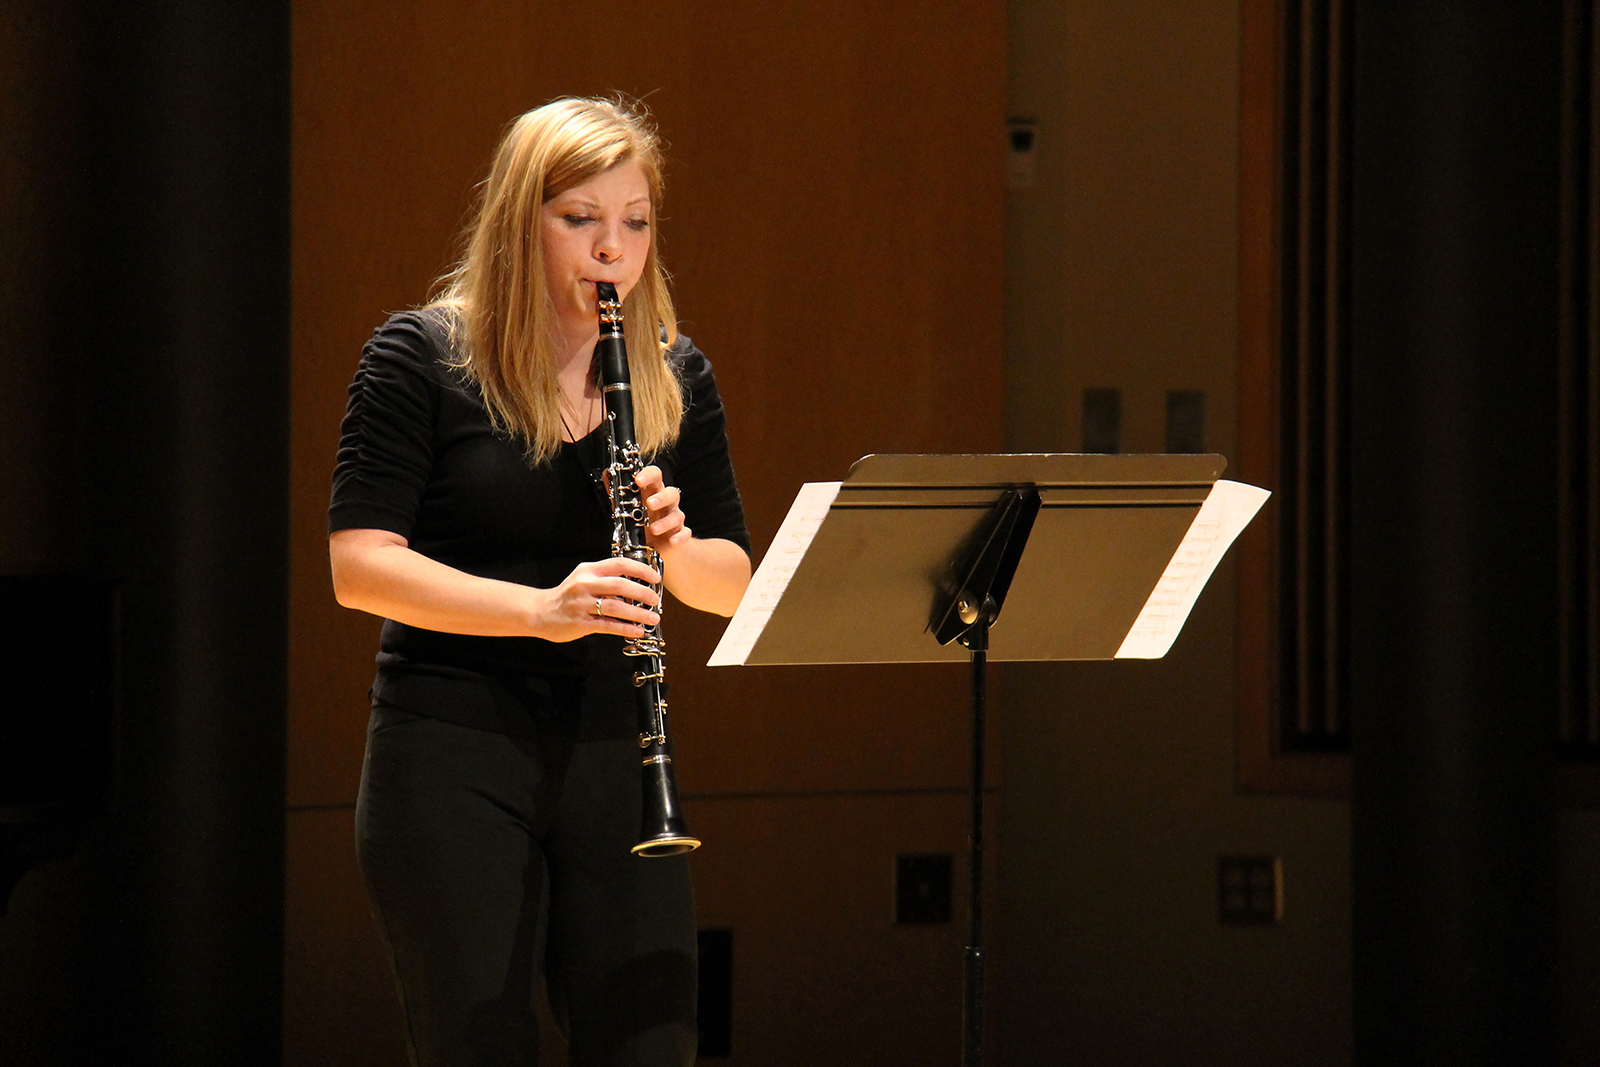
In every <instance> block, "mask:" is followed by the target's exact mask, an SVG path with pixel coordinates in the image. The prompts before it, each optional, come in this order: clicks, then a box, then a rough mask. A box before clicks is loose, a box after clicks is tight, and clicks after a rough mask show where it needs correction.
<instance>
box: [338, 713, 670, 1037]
mask: <svg viewBox="0 0 1600 1067" xmlns="http://www.w3.org/2000/svg"><path fill="white" fill-rule="evenodd" d="M639 794H640V784H639V749H638V746H637V744H636V743H635V742H634V741H633V739H631V738H623V739H618V740H605V741H582V742H574V741H560V740H553V741H530V740H526V739H523V738H518V737H508V736H506V735H504V734H498V733H491V732H488V731H484V730H474V729H470V728H468V727H465V726H457V725H454V724H452V723H446V722H441V721H439V720H436V719H431V718H427V717H423V716H418V715H412V714H409V713H407V712H402V711H398V710H395V709H392V708H385V707H381V706H380V707H378V708H377V709H375V710H374V711H373V715H372V722H371V725H370V727H369V729H368V732H367V755H366V762H365V765H364V767H363V769H362V775H361V797H360V800H359V802H358V804H357V806H356V849H357V854H358V856H359V858H360V861H361V871H362V874H363V876H364V878H365V880H366V886H367V894H368V897H369V899H370V900H371V902H372V908H373V913H374V914H375V916H376V917H377V920H378V924H379V926H380V927H381V928H382V931H383V935H384V939H385V941H386V942H387V943H388V946H389V951H390V955H391V958H392V960H393V963H394V971H395V975H396V977H397V979H398V981H399V985H400V997H401V1000H402V1002H403V1004H404V1007H405V1014H406V1023H407V1026H408V1029H409V1039H410V1046H411V1057H412V1062H413V1063H414V1064H416V1065H418V1067H445V1065H449V1067H457V1065H462V1067H465V1065H468V1064H472V1065H479V1064H482V1065H489V1064H493V1065H497V1067H498V1065H512V1064H516V1065H524V1064H527V1065H532V1064H534V1063H536V1062H537V1059H538V1045H539V1042H538V1022H537V1015H536V1013H535V1008H534V1005H535V1001H534V997H535V996H536V995H537V993H538V988H539V982H538V976H539V972H540V970H541V969H542V970H543V971H544V976H545V984H546V988H547V991H548V995H549V998H550V1006H551V1009H552V1013H553V1014H554V1016H555V1018H556V1020H557V1021H558V1023H559V1024H560V1026H561V1028H562V1031H563V1032H564V1033H565V1035H566V1037H567V1041H568V1045H569V1049H570V1056H571V1063H572V1067H602V1065H604V1067H612V1065H616V1067H621V1065H629V1067H644V1065H650V1067H682V1065H687V1064H692V1063H693V1062H694V1055H695V1003H694V1001H695V922H694V897H693V892H692V889H691V887H690V884H689V867H688V861H687V860H686V858H684V857H682V856H675V857H667V858H659V859H641V858H639V857H637V856H634V855H632V854H631V853H630V852H629V851H628V850H629V848H630V847H631V846H632V845H633V844H634V842H635V841H636V839H637V836H638V829H639V804H640V800H639Z"/></svg>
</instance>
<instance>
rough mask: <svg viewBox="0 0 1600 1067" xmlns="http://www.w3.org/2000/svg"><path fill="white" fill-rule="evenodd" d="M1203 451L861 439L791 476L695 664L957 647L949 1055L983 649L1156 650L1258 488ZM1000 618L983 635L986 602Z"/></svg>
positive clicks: (972, 997) (979, 784) (974, 832)
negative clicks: (962, 773)
mask: <svg viewBox="0 0 1600 1067" xmlns="http://www.w3.org/2000/svg"><path fill="white" fill-rule="evenodd" d="M1225 462H1226V461H1225V460H1224V459H1223V458H1222V457H1221V456H1214V455H1179V456H1165V455H1157V456H1108V455H1070V454H1068V455H1062V454H1048V455H1046V454H1040V455H968V456H959V455H957V456H937V455H932V456H921V455H900V456H896V455H874V456H866V457H864V458H862V459H860V460H858V461H856V463H855V465H854V466H852V467H851V468H850V473H849V475H848V476H847V477H846V478H845V480H844V481H843V482H822V483H810V484H807V485H806V486H804V487H803V488H802V489H801V492H800V494H799V496H797V497H796V499H795V503H794V505H793V507H791V509H790V512H789V516H788V518H787V519H785V521H784V524H783V526H782V527H781V528H780V529H779V531H778V536H777V537H776V538H775V539H774V540H773V543H772V545H771V547H770V548H769V549H768V551H767V554H766V556H765V557H764V558H763V559H762V562H761V566H760V568H758V569H757V572H756V576H755V579H754V580H753V581H752V582H751V586H750V589H749V591H748V592H747V593H746V594H745V597H744V600H743V602H741V604H740V606H739V610H738V612H737V613H735V615H734V618H733V620H732V622H730V623H729V625H728V629H727V632H726V633H725V634H724V635H723V639H722V642H721V643H720V644H719V645H718V646H717V650H716V652H715V653H713V655H712V657H711V661H710V665H711V666H726V665H733V664H745V665H751V666H754V665H762V664H768V665H778V664H823V663H928V662H946V661H954V660H960V659H968V660H969V661H970V663H971V683H972V685H971V688H972V787H971V788H972V792H971V807H972V826H971V829H970V837H969V843H970V846H971V868H970V882H971V888H970V892H969V893H968V944H967V949H966V996H965V1018H964V1025H963V1034H964V1043H963V1055H962V1063H963V1065H964V1067H981V1064H982V1062H983V953H982V934H983V929H982V918H983V912H982V886H983V790H984V783H983V761H984V716H985V694H986V689H987V671H986V667H987V662H988V660H989V659H990V658H991V657H992V658H994V659H995V660H997V661H1005V660H1012V661H1016V660H1090V659H1114V658H1158V657H1160V656H1162V655H1165V654H1166V650H1167V649H1168V648H1169V647H1170V646H1171V643H1172V640H1173V639H1174V638H1175V637H1176V635H1177V631H1178V630H1179V629H1180V628H1181V627H1182V625H1183V623H1184V621H1185V619H1186V618H1187V616H1188V611H1189V607H1190V606H1192V605H1193V603H1194V599H1195V597H1197V596H1198V595H1199V591H1200V588H1202V587H1203V586H1204V584H1205V581H1206V579H1207V578H1209V577H1210V574H1211V571H1212V569H1214V568H1215V566H1216V562H1217V560H1218V559H1219V558H1220V556H1221V555H1222V553H1223V552H1225V551H1226V550H1227V547H1228V545H1229V544H1231V543H1232V540H1233V538H1234V537H1235V536H1237V534H1238V531H1239V530H1240V529H1242V528H1243V526H1244V525H1245V524H1246V523H1248V522H1249V519H1250V517H1251V516H1253V515H1254V514H1255V511H1256V510H1257V509H1258V508H1259V507H1260V505H1261V503H1262V501H1264V500H1265V499H1266V493H1265V492H1264V491H1262V490H1259V489H1254V488H1252V487H1249V486H1240V485H1237V484H1236V483H1231V482H1217V475H1218V474H1220V473H1221V472H1222V468H1223V466H1224V464H1225ZM1003 608H1004V609H1007V610H1006V614H1005V618H1006V620H1007V625H1006V627H1005V628H1004V629H1002V630H1000V631H998V632H994V633H991V630H992V629H993V627H994V626H995V625H996V623H997V622H998V621H999V619H1000V616H1001V610H1002V609H1003Z"/></svg>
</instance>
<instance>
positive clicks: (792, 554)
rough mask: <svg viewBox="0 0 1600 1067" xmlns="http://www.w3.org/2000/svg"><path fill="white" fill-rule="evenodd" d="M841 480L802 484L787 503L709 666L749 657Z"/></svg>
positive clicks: (824, 515) (724, 665) (728, 665)
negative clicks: (781, 520)
mask: <svg viewBox="0 0 1600 1067" xmlns="http://www.w3.org/2000/svg"><path fill="white" fill-rule="evenodd" d="M843 484H844V483H843V482H807V483H805V484H804V485H802V486H801V487H800V492H799V494H797V495H796V496H795V498H794V503H793V504H791V505H790V506H789V514H788V515H786V516H784V519H783V525H781V526H779V527H778V536H776V537H774V538H773V539H772V546H771V547H770V548H768V549H767V554H766V555H765V556H763V557H762V559H761V566H759V567H757V568H756V573H755V576H754V577H753V578H751V579H750V587H749V588H748V589H746V590H745V592H744V599H743V600H741V601H739V610H738V611H736V612H734V613H733V620H732V621H731V622H729V623H728V628H727V629H726V630H724V631H723V633H722V640H721V641H719V642H717V650H716V651H715V652H713V653H712V654H711V659H710V660H709V661H708V662H707V666H710V667H731V666H738V665H740V664H743V663H744V661H745V660H746V659H747V658H748V657H749V655H750V650H751V649H753V648H755V647H756V640H757V639H758V638H760V636H761V631H762V630H764V629H766V625H767V620H768V619H770V618H772V613H773V611H774V610H776V609H777V606H778V601H779V600H781V599H783V591H784V590H785V589H787V588H788V587H789V579H791V578H793V577H794V572H795V568H796V567H798V566H800V561H801V560H802V559H804V558H805V554H806V549H808V548H810V547H811V542H812V539H813V538H815V537H816V536H817V530H818V529H820V528H821V526H822V520H823V519H825V518H827V517H828V509H829V508H830V507H832V506H833V501H834V498H835V497H837V496H838V495H839V486H841V485H843Z"/></svg>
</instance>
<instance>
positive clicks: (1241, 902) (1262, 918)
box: [1217, 856, 1283, 926]
mask: <svg viewBox="0 0 1600 1067" xmlns="http://www.w3.org/2000/svg"><path fill="white" fill-rule="evenodd" d="M1217 917H1218V918H1219V919H1221V920H1222V922H1223V923H1224V924H1226V925H1229V926H1234V925H1261V924H1271V923H1276V922H1281V921H1282V920H1283V861H1282V860H1281V859H1279V858H1278V857H1277V856H1218V857H1217Z"/></svg>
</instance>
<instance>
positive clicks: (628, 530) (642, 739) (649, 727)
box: [595, 282, 700, 856]
mask: <svg viewBox="0 0 1600 1067" xmlns="http://www.w3.org/2000/svg"><path fill="white" fill-rule="evenodd" d="M596 289H597V290H598V294H599V298H600V300H599V303H600V340H599V342H598V343H597V344H596V345H595V364H596V367H597V373H598V375H599V379H600V390H601V394H602V395H603V396H604V398H605V407H606V427H607V437H608V439H609V441H610V459H609V462H608V464H607V467H606V485H607V488H608V492H609V494H610V498H611V554H612V556H625V557H627V558H628V559H631V560H636V561H638V562H640V563H643V564H645V565H646V566H648V567H650V568H652V569H653V570H655V571H656V573H658V574H659V573H661V557H660V556H659V555H658V554H657V553H656V550H655V549H653V548H651V547H650V545H649V544H648V543H647V542H646V540H645V531H646V529H647V528H648V526H649V522H650V516H649V511H648V510H647V509H646V508H645V506H644V501H643V500H642V499H641V498H640V494H639V486H638V483H637V482H636V481H635V480H634V479H635V477H636V476H637V475H638V473H639V471H640V470H641V469H643V467H644V461H643V458H642V457H641V456H640V454H639V443H638V440H637V438H636V437H635V436H634V431H633V385H632V380H631V377H630V375H629V373H628V346H627V342H626V341H625V340H624V339H623V321H622V301H621V300H619V299H618V298H617V290H616V287H615V286H613V285H611V284H610V283H607V282H600V283H599V284H598V285H597V286H596ZM652 588H654V589H655V591H656V593H657V594H659V593H660V592H661V586H660V585H656V586H653V587H652ZM659 610H660V609H659V608H658V609H657V611H658V612H659ZM622 651H623V653H624V654H625V655H628V656H635V657H637V658H638V661H639V665H640V669H639V670H636V671H634V672H633V684H634V687H635V690H636V692H637V698H638V704H639V748H640V752H641V755H642V761H643V762H642V771H641V773H642V774H643V782H644V811H643V815H642V820H641V825H640V830H639V843H638V844H637V845H634V846H633V851H634V852H635V853H637V854H638V855H640V856H675V855H677V854H678V853H680V852H688V851H689V850H690V849H693V848H698V847H699V845H700V841H699V839H698V838H696V837H693V836H692V835H690V833H689V831H688V828H687V827H686V826H685V825H684V820H683V809H682V806H681V805H680V804H679V803H678V785H677V781H676V780H675V779H674V777H673V773H672V742H671V740H670V739H669V738H668V736H667V700H666V692H667V681H666V667H667V646H666V641H665V640H664V639H663V638H662V636H661V624H660V623H659V622H658V623H657V624H656V625H655V626H652V627H650V628H649V629H648V630H647V631H646V632H645V634H644V636H642V637H638V638H633V639H630V640H628V641H627V642H626V643H625V644H624V645H623V647H622Z"/></svg>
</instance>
